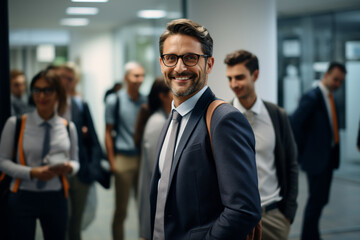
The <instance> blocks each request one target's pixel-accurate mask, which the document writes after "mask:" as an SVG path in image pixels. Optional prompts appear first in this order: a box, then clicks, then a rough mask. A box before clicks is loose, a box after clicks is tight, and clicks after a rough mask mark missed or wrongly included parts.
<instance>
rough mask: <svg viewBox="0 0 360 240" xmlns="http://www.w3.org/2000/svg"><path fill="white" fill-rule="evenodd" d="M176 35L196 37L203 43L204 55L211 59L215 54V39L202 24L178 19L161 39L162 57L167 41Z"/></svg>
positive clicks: (169, 25)
mask: <svg viewBox="0 0 360 240" xmlns="http://www.w3.org/2000/svg"><path fill="white" fill-rule="evenodd" d="M175 34H183V35H187V36H191V37H195V38H196V39H197V40H198V41H199V42H200V43H201V49H202V51H203V53H204V54H205V55H207V56H209V57H211V56H212V54H213V39H212V38H211V36H210V33H209V31H208V30H207V29H206V28H205V27H204V26H201V25H200V24H198V23H196V22H193V21H191V20H189V19H185V18H183V19H176V20H173V21H171V22H169V23H168V24H167V25H166V30H165V32H164V33H163V34H161V36H160V39H159V50H160V55H162V54H163V47H164V42H165V40H166V39H167V38H168V37H169V36H171V35H175Z"/></svg>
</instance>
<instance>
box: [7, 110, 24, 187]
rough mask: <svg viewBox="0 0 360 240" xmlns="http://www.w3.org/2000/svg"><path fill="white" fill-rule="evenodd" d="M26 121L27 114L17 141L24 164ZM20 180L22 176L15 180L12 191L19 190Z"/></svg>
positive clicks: (18, 151)
mask: <svg viewBox="0 0 360 240" xmlns="http://www.w3.org/2000/svg"><path fill="white" fill-rule="evenodd" d="M25 123H26V114H24V115H22V116H21V125H20V131H19V136H18V142H17V153H18V156H19V163H20V164H21V165H23V166H25V165H26V162H25V155H24V149H23V144H22V143H23V140H24V131H25ZM17 124H18V123H17ZM16 131H17V130H16ZM16 134H17V132H16ZM15 156H16V155H15ZM20 182H21V179H20V178H17V179H16V180H15V183H14V186H13V188H12V189H11V191H12V192H14V193H16V192H17V191H18V190H19V186H20Z"/></svg>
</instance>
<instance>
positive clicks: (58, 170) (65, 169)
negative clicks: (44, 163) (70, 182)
mask: <svg viewBox="0 0 360 240" xmlns="http://www.w3.org/2000/svg"><path fill="white" fill-rule="evenodd" d="M49 169H50V171H52V172H53V173H54V174H56V175H65V174H69V173H71V172H72V166H71V164H70V162H66V163H64V164H61V165H57V166H53V167H50V168H49Z"/></svg>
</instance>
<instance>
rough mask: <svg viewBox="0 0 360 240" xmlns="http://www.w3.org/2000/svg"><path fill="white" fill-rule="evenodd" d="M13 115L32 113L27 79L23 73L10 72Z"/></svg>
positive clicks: (18, 71)
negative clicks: (27, 90) (27, 92)
mask: <svg viewBox="0 0 360 240" xmlns="http://www.w3.org/2000/svg"><path fill="white" fill-rule="evenodd" d="M10 92H11V115H16V116H21V115H22V114H24V113H27V112H31V111H32V110H33V108H31V107H30V106H29V104H28V96H27V94H26V78H25V75H24V73H23V72H22V71H20V70H11V71H10Z"/></svg>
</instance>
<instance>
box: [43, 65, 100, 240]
mask: <svg viewBox="0 0 360 240" xmlns="http://www.w3.org/2000/svg"><path fill="white" fill-rule="evenodd" d="M49 68H53V69H54V70H55V71H56V73H57V74H58V75H59V77H60V79H61V82H62V85H63V86H64V88H65V90H66V95H67V101H66V108H65V111H64V113H63V114H62V116H63V117H64V118H65V119H67V120H68V121H70V120H71V121H72V122H74V124H75V126H76V130H77V134H78V147H79V163H80V169H79V172H78V173H77V174H76V175H75V176H73V177H71V178H69V183H70V213H69V215H70V216H69V228H68V239H69V240H80V239H81V228H82V225H83V216H84V210H85V205H86V201H87V198H88V196H89V194H88V193H89V188H90V186H91V184H92V183H93V182H94V181H95V180H98V181H99V178H98V177H99V173H101V167H100V161H101V160H102V159H103V158H104V154H103V150H102V148H101V146H100V142H99V140H98V137H97V134H96V130H95V127H94V123H93V120H92V116H91V113H90V108H89V106H88V104H87V103H86V102H85V101H83V100H82V98H81V97H80V96H79V95H78V94H77V93H76V84H77V83H78V82H79V72H78V70H77V68H76V66H75V65H74V64H72V63H66V64H63V65H60V66H51V67H49ZM99 182H100V183H102V182H101V181H99Z"/></svg>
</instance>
